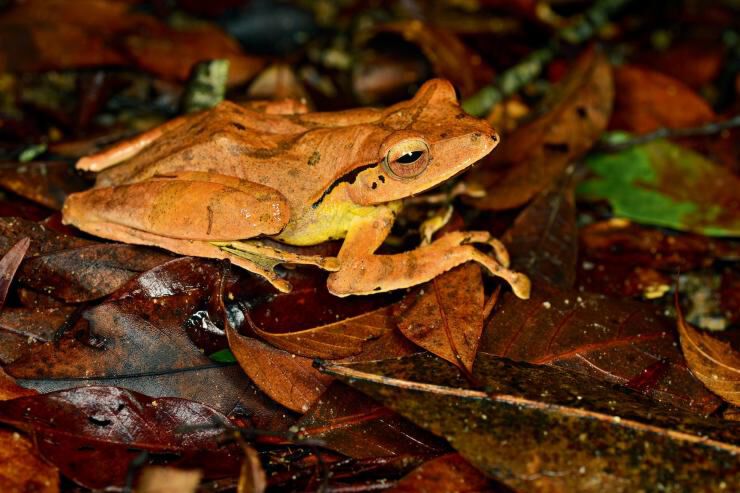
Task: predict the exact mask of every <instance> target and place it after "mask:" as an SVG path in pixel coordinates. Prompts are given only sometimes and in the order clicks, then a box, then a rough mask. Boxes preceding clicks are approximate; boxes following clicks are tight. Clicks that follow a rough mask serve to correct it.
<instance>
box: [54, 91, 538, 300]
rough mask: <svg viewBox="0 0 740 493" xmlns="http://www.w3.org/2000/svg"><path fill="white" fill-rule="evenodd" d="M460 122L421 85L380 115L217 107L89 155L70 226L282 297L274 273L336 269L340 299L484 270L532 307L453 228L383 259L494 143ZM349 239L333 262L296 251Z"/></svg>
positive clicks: (488, 255) (331, 279) (495, 251)
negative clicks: (412, 213)
mask: <svg viewBox="0 0 740 493" xmlns="http://www.w3.org/2000/svg"><path fill="white" fill-rule="evenodd" d="M498 141H499V136H498V134H497V133H496V131H495V130H494V129H493V128H492V127H491V126H490V125H489V124H488V123H487V122H486V121H485V120H482V119H478V118H475V117H472V116H470V115H468V114H467V113H465V112H464V111H463V110H462V109H461V107H460V104H459V101H458V99H457V95H456V93H455V89H454V87H453V86H452V85H451V84H450V83H449V82H448V81H446V80H443V79H432V80H430V81H427V82H425V83H424V84H423V85H422V86H421V87H420V88H419V89H418V91H417V92H416V94H415V95H414V96H413V97H412V98H411V99H408V100H405V101H402V102H399V103H396V104H393V105H391V106H388V107H385V108H355V109H348V110H342V111H333V112H311V111H309V110H308V108H307V107H306V105H305V104H302V103H300V102H296V101H292V100H288V101H273V102H260V103H254V104H241V103H240V104H237V103H234V102H230V101H222V102H220V103H219V104H218V105H216V106H214V107H213V108H211V109H208V110H205V111H202V112H200V113H194V114H188V115H183V116H180V117H178V118H175V119H173V120H169V121H167V122H165V123H163V124H161V125H160V126H158V127H154V128H153V129H150V130H148V131H145V132H144V133H142V134H139V135H138V136H135V137H133V138H131V139H129V140H124V141H122V142H119V143H117V144H114V145H113V146H112V147H110V148H108V149H105V150H103V151H101V152H99V153H97V154H92V155H89V156H85V157H82V158H81V159H80V160H79V161H78V162H77V164H76V167H77V168H78V169H79V170H83V171H87V172H94V173H96V180H95V184H94V186H93V187H92V188H90V189H88V190H84V191H81V192H78V193H73V194H70V195H69V196H68V197H67V199H66V200H65V203H64V206H63V211H62V219H63V222H64V223H65V224H67V225H71V226H74V227H76V228H78V229H79V230H82V231H84V232H87V233H89V234H92V235H95V236H98V237H102V238H106V239H109V240H114V241H120V242H124V243H131V244H138V245H150V246H155V247H160V248H163V249H165V250H169V251H171V252H174V253H176V254H180V255H187V256H196V257H207V258H214V259H228V260H229V261H230V262H231V263H232V264H233V265H236V266H238V267H241V268H243V269H246V270H247V271H250V272H252V273H254V274H257V275H259V276H261V277H263V278H264V279H266V280H267V281H268V282H269V283H271V284H272V285H273V286H274V287H275V288H276V289H277V290H278V291H282V292H288V291H290V289H291V286H290V283H289V282H288V281H286V280H285V278H284V277H285V276H283V275H281V274H280V271H279V269H277V268H276V267H277V266H278V265H281V264H305V265H314V266H316V267H318V268H320V269H324V270H326V271H328V272H329V274H328V277H327V281H326V286H327V289H328V290H329V292H331V293H332V294H334V295H336V296H340V297H343V296H349V295H368V294H375V293H382V292H388V291H393V290H399V289H404V288H409V287H412V286H416V285H419V284H422V283H425V282H427V281H430V280H431V279H433V278H435V277H437V276H438V275H440V274H442V273H444V272H446V271H449V270H451V269H453V268H454V267H457V266H459V265H461V264H463V263H466V262H470V261H472V262H477V263H478V264H480V265H481V266H482V267H483V268H484V270H485V271H486V272H488V273H490V274H491V275H493V276H497V277H499V278H501V279H503V280H504V281H506V282H507V283H508V284H509V285H510V286H511V288H512V291H513V292H514V294H515V295H516V296H518V297H520V298H527V297H528V296H529V292H530V281H529V279H528V277H527V276H526V275H525V274H523V273H520V272H515V271H514V270H511V269H509V263H510V260H509V254H508V252H507V250H506V248H505V246H504V245H503V244H502V243H501V242H500V241H499V240H498V239H496V238H494V237H493V236H492V235H491V234H490V233H489V232H486V231H453V232H448V233H446V234H441V235H438V237H436V238H435V239H434V240H433V241H429V242H424V243H423V244H421V245H419V246H418V247H417V248H414V249H412V250H409V251H404V252H400V253H388V254H380V253H378V252H377V251H378V249H379V248H380V247H381V245H382V244H383V243H384V242H385V240H386V238H387V237H388V236H389V234H390V233H391V228H392V226H393V224H394V221H395V219H396V217H397V215H398V214H399V212H400V211H401V210H402V207H403V202H404V199H409V198H411V197H413V196H416V195H418V194H420V193H422V192H425V191H427V190H429V189H431V188H433V187H435V186H437V185H440V184H442V183H445V182H446V181H447V180H449V179H451V178H453V177H455V176H456V175H458V174H460V173H462V172H463V171H465V170H466V169H468V168H469V167H470V166H472V165H473V164H474V163H476V162H477V161H479V160H480V159H481V158H483V157H484V156H486V155H487V154H489V153H490V152H491V151H492V150H493V149H494V147H495V146H496V145H497V144H498ZM329 240H341V242H342V243H341V247H340V248H339V250H338V253H337V254H336V255H334V256H322V255H309V254H306V253H302V252H301V251H300V248H299V247H305V246H310V245H318V244H321V243H323V242H327V241H329Z"/></svg>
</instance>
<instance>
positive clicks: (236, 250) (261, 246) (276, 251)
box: [212, 240, 339, 272]
mask: <svg viewBox="0 0 740 493" xmlns="http://www.w3.org/2000/svg"><path fill="white" fill-rule="evenodd" d="M212 243H213V244H214V245H216V246H218V247H219V248H221V249H222V250H224V251H226V252H228V253H231V254H233V255H237V256H240V257H244V258H247V259H252V260H255V259H260V260H255V261H256V262H258V263H262V264H263V265H265V266H269V267H270V268H274V267H275V266H276V265H279V264H301V265H315V266H316V267H319V268H320V269H323V270H327V271H331V272H333V271H336V270H339V260H338V259H337V258H336V257H325V256H323V255H303V254H299V253H294V252H291V251H288V250H287V249H285V248H282V245H281V246H278V245H274V244H267V243H265V242H262V241H260V240H247V241H228V242H212Z"/></svg>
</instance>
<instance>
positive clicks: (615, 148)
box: [596, 115, 740, 152]
mask: <svg viewBox="0 0 740 493" xmlns="http://www.w3.org/2000/svg"><path fill="white" fill-rule="evenodd" d="M738 127H740V115H736V116H733V117H732V118H728V119H727V120H723V121H720V122H711V123H707V124H705V125H700V126H698V127H689V128H666V127H663V128H659V129H657V130H655V131H654V132H650V133H647V134H644V135H637V136H635V137H632V138H629V139H627V140H620V141H619V142H610V141H609V140H602V141H601V142H599V144H598V146H597V147H596V150H597V151H601V152H619V151H623V150H625V149H629V148H630V147H634V146H638V145H642V144H647V143H648V142H652V141H654V140H660V139H675V138H682V137H703V136H707V135H715V134H718V133H721V132H723V131H725V130H729V129H731V128H738Z"/></svg>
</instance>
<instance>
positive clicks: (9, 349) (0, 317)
mask: <svg viewBox="0 0 740 493" xmlns="http://www.w3.org/2000/svg"><path fill="white" fill-rule="evenodd" d="M74 310H75V309H74V308H73V307H55V308H11V307H6V308H4V309H3V310H2V311H1V312H0V363H2V364H8V363H11V362H13V361H15V360H16V359H18V358H20V357H21V356H24V355H25V354H27V353H28V352H29V351H31V350H32V349H33V347H34V346H36V345H38V344H43V343H46V342H49V341H51V340H52V338H53V337H54V333H55V332H56V331H57V330H59V329H60V328H61V327H62V325H64V323H65V322H66V321H67V320H68V319H69V317H70V316H71V315H72V313H73V312H74Z"/></svg>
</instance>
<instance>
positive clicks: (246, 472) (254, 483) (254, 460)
mask: <svg viewBox="0 0 740 493" xmlns="http://www.w3.org/2000/svg"><path fill="white" fill-rule="evenodd" d="M242 449H243V450H244V456H245V457H244V460H243V462H242V468H241V471H240V473H239V485H238V486H237V493H264V491H265V489H266V488H267V476H266V475H265V470H264V469H263V468H262V463H261V462H260V456H259V454H258V452H257V451H256V450H255V449H254V448H252V447H250V446H249V445H247V444H246V443H243V444H242Z"/></svg>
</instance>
